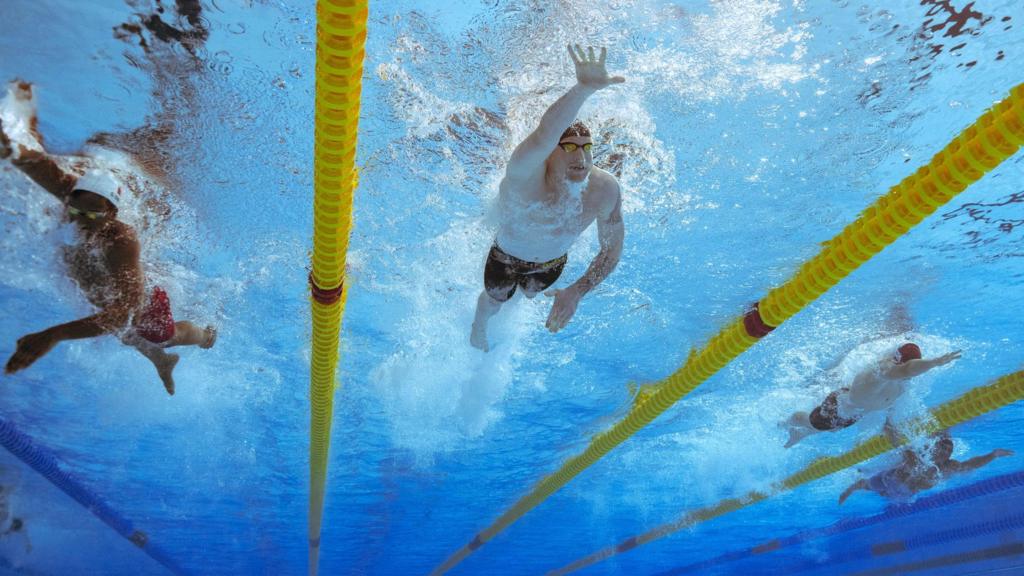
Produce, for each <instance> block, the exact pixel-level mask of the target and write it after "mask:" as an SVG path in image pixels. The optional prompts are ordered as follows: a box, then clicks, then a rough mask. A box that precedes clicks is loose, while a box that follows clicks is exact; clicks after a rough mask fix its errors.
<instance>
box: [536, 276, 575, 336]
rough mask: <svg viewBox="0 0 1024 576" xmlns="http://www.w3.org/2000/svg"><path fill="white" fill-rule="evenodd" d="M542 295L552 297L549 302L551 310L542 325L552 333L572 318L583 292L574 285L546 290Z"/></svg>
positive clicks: (563, 326)
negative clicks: (552, 300) (561, 288)
mask: <svg viewBox="0 0 1024 576" xmlns="http://www.w3.org/2000/svg"><path fill="white" fill-rule="evenodd" d="M544 295H545V296H547V297H549V298H554V299H555V301H554V302H552V304H551V312H550V313H549V314H548V321H547V323H545V324H544V325H545V326H546V327H547V329H548V330H550V331H551V332H552V333H554V332H558V331H559V330H561V329H562V328H565V325H566V324H568V323H569V320H572V317H573V315H574V314H576V306H578V305H579V303H580V298H583V294H582V293H581V292H580V291H579V289H577V288H576V287H575V286H569V287H568V288H565V289H563V290H548V291H547V292H544Z"/></svg>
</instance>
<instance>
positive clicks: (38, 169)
mask: <svg viewBox="0 0 1024 576" xmlns="http://www.w3.org/2000/svg"><path fill="white" fill-rule="evenodd" d="M15 146H17V152H18V153H17V154H15V153H14V152H15V148H14V147H15ZM8 157H9V158H10V159H11V164H14V165H15V166H16V167H17V168H18V169H19V170H21V171H22V172H24V173H25V175H26V176H28V177H29V178H31V179H32V180H33V181H34V182H35V183H36V184H38V185H39V186H41V187H42V188H43V189H44V190H46V191H47V192H49V193H50V194H53V195H54V196H56V197H57V200H60V201H61V202H65V201H66V200H67V196H68V194H69V193H70V192H71V189H72V187H73V186H74V185H75V181H76V180H77V178H76V177H75V176H74V175H72V174H68V173H67V172H65V171H64V170H63V169H62V168H61V167H60V166H58V165H57V163H56V162H54V160H53V158H50V156H49V155H47V154H46V152H40V151H39V150H30V149H28V148H25V147H24V146H23V145H21V144H17V143H12V142H11V140H10V138H9V137H8V136H7V133H6V132H4V129H3V124H0V159H2V158H8Z"/></svg>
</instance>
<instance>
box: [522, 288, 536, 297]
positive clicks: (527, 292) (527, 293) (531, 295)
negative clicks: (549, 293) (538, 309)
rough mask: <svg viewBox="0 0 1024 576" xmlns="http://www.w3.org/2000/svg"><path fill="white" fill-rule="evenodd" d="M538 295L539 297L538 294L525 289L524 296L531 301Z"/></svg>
mask: <svg viewBox="0 0 1024 576" xmlns="http://www.w3.org/2000/svg"><path fill="white" fill-rule="evenodd" d="M536 295H537V293H536V292H533V291H530V290H527V289H525V288H524V289H523V296H526V297H527V298H528V299H530V300H533V297H534V296H536Z"/></svg>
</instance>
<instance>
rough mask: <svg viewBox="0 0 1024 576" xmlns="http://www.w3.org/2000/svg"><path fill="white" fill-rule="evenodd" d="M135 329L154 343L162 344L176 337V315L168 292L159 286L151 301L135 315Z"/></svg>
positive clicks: (154, 290) (150, 298)
mask: <svg viewBox="0 0 1024 576" xmlns="http://www.w3.org/2000/svg"><path fill="white" fill-rule="evenodd" d="M134 324H135V331H136V332H137V333H138V334H139V336H142V337H143V338H145V339H146V340H149V341H150V342H152V343H154V344H161V343H163V342H166V341H168V340H170V339H171V338H173V337H174V316H172V315H171V299H170V298H168V297H167V292H164V289H163V288H161V287H159V286H157V287H156V288H153V293H152V294H151V295H150V297H149V303H148V304H146V306H145V307H144V308H143V309H142V312H140V313H139V314H137V315H136V316H135V322H134Z"/></svg>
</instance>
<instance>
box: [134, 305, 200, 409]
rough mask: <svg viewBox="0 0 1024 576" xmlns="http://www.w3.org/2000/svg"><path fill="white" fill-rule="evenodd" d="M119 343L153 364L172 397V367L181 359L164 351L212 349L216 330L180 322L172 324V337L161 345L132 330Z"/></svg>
mask: <svg viewBox="0 0 1024 576" xmlns="http://www.w3.org/2000/svg"><path fill="white" fill-rule="evenodd" d="M121 341H122V342H124V343H125V344H127V345H129V346H131V347H132V348H135V349H136V350H138V351H139V353H140V354H142V355H143V356H145V357H146V358H147V359H148V360H149V361H150V362H152V363H153V367H155V368H156V372H157V374H159V375H160V381H161V382H163V384H164V388H165V389H166V390H167V393H168V394H170V395H171V396H173V395H174V367H175V366H177V365H178V360H180V359H181V357H180V356H178V355H177V354H169V353H167V352H165V351H164V349H165V348H170V347H172V346H199V347H200V348H212V347H213V344H214V342H216V341H217V329H216V328H214V327H213V326H207V327H206V328H199V327H198V326H196V325H195V324H193V323H191V322H188V321H181V322H175V323H174V336H173V337H171V339H170V340H168V341H167V342H164V343H162V344H153V343H152V342H150V341H149V340H146V339H145V338H143V337H141V336H139V335H138V334H137V333H136V332H135V331H134V330H132V331H129V332H128V333H126V334H125V335H124V336H122V337H121Z"/></svg>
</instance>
